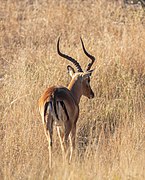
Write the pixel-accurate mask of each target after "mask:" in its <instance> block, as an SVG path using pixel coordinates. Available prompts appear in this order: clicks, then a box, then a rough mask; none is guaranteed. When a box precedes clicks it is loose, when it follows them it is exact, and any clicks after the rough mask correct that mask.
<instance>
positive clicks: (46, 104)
mask: <svg viewBox="0 0 145 180" xmlns="http://www.w3.org/2000/svg"><path fill="white" fill-rule="evenodd" d="M48 105H49V102H46V103H45V106H44V117H45V115H46V112H47V108H48Z"/></svg>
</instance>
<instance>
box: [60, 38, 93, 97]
mask: <svg viewBox="0 0 145 180" xmlns="http://www.w3.org/2000/svg"><path fill="white" fill-rule="evenodd" d="M59 42H60V38H59V39H58V42H57V52H58V54H59V55H60V56H61V57H63V58H65V59H67V60H68V61H70V62H72V63H73V64H74V66H75V67H76V69H77V71H75V70H74V68H73V67H72V66H70V65H68V66H67V69H68V73H69V75H70V76H71V78H72V80H71V82H70V84H69V85H68V89H69V90H70V91H72V93H73V95H74V96H78V99H80V97H81V95H84V96H86V97H88V98H89V99H91V98H94V92H93V91H92V89H91V86H90V77H91V75H92V72H93V70H91V67H92V65H93V63H94V61H95V57H94V56H92V55H90V54H89V53H88V52H87V51H86V49H85V46H84V43H83V40H82V39H81V44H82V48H83V51H84V53H85V55H86V56H87V57H89V58H90V59H91V62H90V63H89V64H88V65H87V68H86V70H85V71H83V70H82V68H81V66H80V64H79V63H78V62H77V60H75V59H74V58H72V57H70V56H68V55H66V54H63V53H62V52H60V49H59Z"/></svg>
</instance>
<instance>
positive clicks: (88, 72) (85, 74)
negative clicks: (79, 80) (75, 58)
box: [83, 69, 94, 79]
mask: <svg viewBox="0 0 145 180" xmlns="http://www.w3.org/2000/svg"><path fill="white" fill-rule="evenodd" d="M93 71H94V69H92V70H89V71H87V72H85V73H84V75H83V78H84V79H85V78H87V77H90V76H91V75H92V72H93Z"/></svg>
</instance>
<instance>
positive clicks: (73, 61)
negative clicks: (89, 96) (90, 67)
mask: <svg viewBox="0 0 145 180" xmlns="http://www.w3.org/2000/svg"><path fill="white" fill-rule="evenodd" d="M59 42H60V37H59V38H58V41H57V52H58V54H59V55H60V56H61V57H63V58H65V59H67V60H69V61H70V62H72V63H73V64H74V65H75V67H76V68H77V70H78V72H83V70H82V68H81V66H80V64H79V63H78V62H77V61H76V60H75V59H73V58H72V57H70V56H68V55H66V54H63V53H62V52H60V49H59Z"/></svg>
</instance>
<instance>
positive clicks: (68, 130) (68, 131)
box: [39, 38, 95, 166]
mask: <svg viewBox="0 0 145 180" xmlns="http://www.w3.org/2000/svg"><path fill="white" fill-rule="evenodd" d="M59 41H60V38H59V39H58V42H57V52H58V54H59V55H60V56H61V57H63V58H65V59H67V60H68V61H70V62H72V63H73V64H74V65H75V67H76V68H77V72H75V70H74V69H73V68H72V67H71V66H67V69H68V72H69V74H70V76H71V78H72V79H71V81H70V83H69V85H68V87H61V86H52V87H49V88H48V89H47V90H46V91H45V92H44V93H43V94H42V96H41V97H40V99H39V110H40V114H41V117H42V121H43V124H44V131H45V135H46V137H47V140H48V143H49V165H50V166H51V147H52V134H53V125H56V127H57V132H58V136H59V138H60V143H61V149H62V152H63V155H64V152H66V150H67V147H68V137H69V140H70V145H71V153H70V160H71V158H72V151H73V149H74V148H75V136H76V123H77V120H78V117H79V102H80V98H81V96H82V95H84V96H86V97H88V98H89V99H91V98H93V97H94V93H93V91H92V89H91V87H90V76H91V74H92V71H93V70H90V68H91V66H92V65H93V63H94V61H95V58H94V57H93V56H92V55H90V54H89V53H88V52H87V51H86V49H85V47H84V44H83V41H82V39H81V43H82V47H83V51H84V53H85V54H86V55H87V56H88V57H89V58H90V59H91V63H89V64H88V66H87V69H86V71H83V70H82V68H81V66H80V64H79V63H78V62H77V61H76V60H75V59H73V58H71V57H69V56H67V55H65V54H63V53H62V52H60V50H59ZM60 127H63V136H62V135H61V133H60V131H59V130H60V129H59V128H60Z"/></svg>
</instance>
